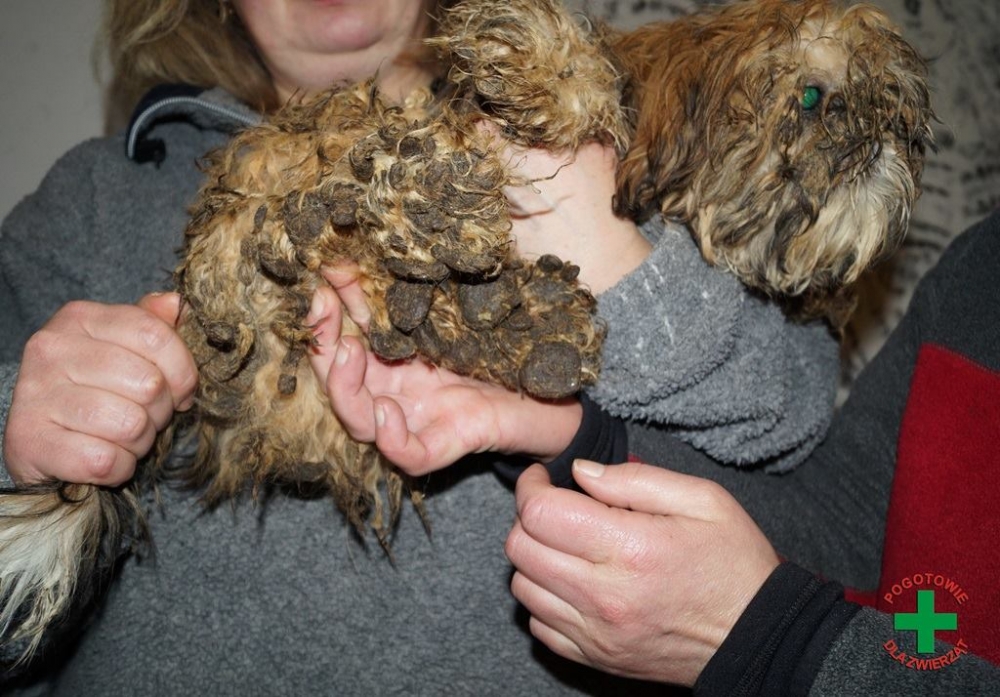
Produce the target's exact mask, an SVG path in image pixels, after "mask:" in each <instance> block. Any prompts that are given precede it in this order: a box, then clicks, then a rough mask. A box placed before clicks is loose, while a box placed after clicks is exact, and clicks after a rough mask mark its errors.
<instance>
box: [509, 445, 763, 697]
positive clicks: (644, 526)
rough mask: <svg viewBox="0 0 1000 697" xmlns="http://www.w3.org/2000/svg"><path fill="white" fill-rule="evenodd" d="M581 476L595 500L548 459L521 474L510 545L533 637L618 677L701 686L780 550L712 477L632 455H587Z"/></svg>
mask: <svg viewBox="0 0 1000 697" xmlns="http://www.w3.org/2000/svg"><path fill="white" fill-rule="evenodd" d="M591 470H593V471H594V474H588V472H589V471H591ZM573 475H574V477H575V479H576V481H577V483H579V484H580V486H582V487H583V489H584V491H586V492H587V494H589V495H590V497H592V498H590V497H588V496H584V495H582V494H579V493H577V492H573V491H570V490H567V489H557V488H555V487H553V486H552V485H551V484H550V483H549V480H548V474H547V473H546V471H545V469H544V468H543V467H541V466H533V467H531V468H529V469H528V470H526V471H525V472H524V474H522V475H521V477H520V478H519V479H518V482H517V495H516V496H517V513H518V517H517V522H516V523H515V525H514V528H513V529H512V530H511V532H510V535H509V536H508V538H507V544H506V548H505V549H506V553H507V556H508V558H509V559H510V561H511V563H512V564H513V565H514V566H515V567H516V569H517V571H516V573H515V574H514V577H513V579H512V581H511V591H512V592H513V594H514V596H515V597H516V598H517V599H518V600H519V601H520V602H521V603H522V604H523V605H524V606H525V607H526V608H527V609H528V611H529V612H530V613H531V621H530V627H531V633H532V634H534V636H535V637H537V638H538V639H539V640H540V641H542V643H544V644H545V645H546V646H548V647H549V648H550V649H552V650H553V651H555V652H556V653H557V654H559V655H561V656H563V657H565V658H569V659H572V660H574V661H577V662H579V663H583V664H586V665H589V666H593V667H596V668H599V669H601V670H604V671H607V672H610V673H615V674H617V675H624V676H627V677H633V678H641V679H645V680H655V681H659V682H668V683H677V684H682V685H688V686H690V685H693V684H694V682H695V680H696V679H697V678H698V675H699V674H700V673H701V671H702V670H703V669H704V667H705V665H706V664H707V663H708V661H709V659H710V658H711V657H712V656H713V655H714V653H715V652H716V650H717V649H718V648H719V646H720V645H721V644H722V641H723V640H724V639H725V638H726V636H727V635H728V634H729V632H730V631H731V630H732V628H733V625H734V624H735V623H736V620H737V618H738V617H739V616H740V614H741V613H742V612H743V610H745V609H746V607H747V605H748V604H749V603H750V600H751V599H752V598H753V596H754V595H755V594H756V592H757V591H758V590H759V589H760V587H761V585H763V583H764V581H765V580H766V579H767V577H768V576H769V575H770V574H771V572H772V571H773V570H774V569H775V568H776V567H777V566H778V557H777V555H776V554H775V552H774V549H773V548H772V547H771V545H770V543H769V542H768V541H767V539H766V538H765V537H764V534H763V533H762V532H761V531H760V530H759V528H757V526H756V524H755V523H754V522H753V520H751V519H750V517H749V515H748V514H747V513H746V512H745V511H744V510H743V509H742V508H741V507H740V505H739V504H738V503H737V502H736V500H735V499H734V498H733V497H732V496H730V495H729V493H728V492H726V491H725V490H724V489H723V488H722V487H720V486H719V485H717V484H715V483H714V482H710V481H707V480H704V479H700V478H698V477H691V476H688V475H683V474H678V473H676V472H671V471H669V470H665V469H660V468H658V467H651V466H649V465H640V464H634V463H633V464H624V465H615V466H611V467H604V466H600V465H596V464H595V463H588V462H584V461H577V462H576V463H574V467H573Z"/></svg>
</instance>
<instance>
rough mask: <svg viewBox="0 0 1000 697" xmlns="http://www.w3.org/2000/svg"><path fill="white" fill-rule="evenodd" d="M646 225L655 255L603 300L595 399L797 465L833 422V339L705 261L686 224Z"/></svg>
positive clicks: (695, 440) (752, 459)
mask: <svg viewBox="0 0 1000 697" xmlns="http://www.w3.org/2000/svg"><path fill="white" fill-rule="evenodd" d="M644 229H645V230H646V231H647V233H648V234H650V235H652V236H653V237H654V240H655V243H656V244H655V247H654V250H653V253H652V254H651V255H650V257H649V258H648V259H647V260H646V261H645V262H644V263H643V264H642V265H641V266H640V267H639V268H637V269H636V270H635V271H634V272H633V273H632V274H630V275H629V276H627V277H626V278H624V279H623V280H622V281H620V282H619V283H618V284H617V285H616V286H614V287H613V288H611V289H610V290H608V291H607V292H606V293H604V294H602V295H601V296H600V297H599V298H598V301H599V311H600V313H601V315H602V317H604V318H605V319H606V321H607V322H608V325H609V326H608V338H607V341H606V343H605V348H604V364H603V367H602V373H601V377H600V380H599V382H598V384H597V385H596V386H595V387H594V388H592V389H591V391H590V394H591V396H592V397H593V398H594V399H595V400H596V401H597V402H598V403H599V404H601V405H602V406H603V407H604V408H605V409H607V410H609V411H610V412H611V413H613V414H615V415H617V416H622V417H625V418H638V419H643V420H648V421H653V422H656V423H659V424H662V425H664V426H666V427H667V428H668V429H669V430H670V432H671V433H673V434H674V435H676V436H677V437H679V438H682V439H683V440H685V441H686V442H689V443H692V444H694V445H695V446H696V447H698V448H699V449H700V450H703V451H705V452H707V453H709V454H710V455H711V456H712V457H713V458H715V459H716V460H719V461H721V462H723V463H726V464H738V465H750V464H758V463H762V462H766V463H768V465H769V466H770V467H771V469H787V468H789V467H791V466H793V465H795V464H797V463H798V462H800V461H801V460H802V459H803V458H804V457H805V456H806V455H808V453H809V451H810V450H811V449H812V448H813V447H815V445H816V444H817V443H818V442H819V440H820V439H821V437H822V435H823V433H825V431H826V428H827V426H828V424H829V419H830V415H831V413H832V409H833V397H834V390H835V387H836V376H837V370H838V363H837V361H838V359H837V347H836V342H835V341H834V340H833V339H832V337H831V336H830V335H829V333H828V332H827V331H826V330H825V328H824V327H822V326H819V325H815V324H813V325H800V324H792V323H789V322H788V321H787V320H786V319H785V317H784V316H783V315H782V313H781V311H780V310H779V309H778V308H777V307H776V306H775V305H773V304H770V303H766V302H763V301H761V300H759V299H758V298H756V297H753V296H751V295H750V294H749V293H748V292H747V291H746V289H745V288H744V287H743V286H742V285H741V284H740V283H739V282H738V281H737V280H736V279H735V277H733V276H731V275H730V274H726V273H724V272H722V271H720V270H718V269H715V268H712V267H710V266H708V265H707V264H706V263H705V262H704V260H703V259H702V258H701V256H700V254H699V252H698V250H697V248H696V247H695V245H694V243H693V241H692V240H691V238H690V234H689V233H688V232H687V231H686V230H685V229H683V228H681V227H678V226H666V227H665V228H661V227H659V224H658V223H655V222H651V223H649V224H647V226H646V227H645V228H644Z"/></svg>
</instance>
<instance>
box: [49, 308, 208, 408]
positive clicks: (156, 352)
mask: <svg viewBox="0 0 1000 697" xmlns="http://www.w3.org/2000/svg"><path fill="white" fill-rule="evenodd" d="M144 301H146V303H147V305H148V304H149V303H150V302H152V303H153V305H154V306H157V307H158V309H162V306H161V305H160V303H161V302H162V303H164V304H166V303H169V302H171V301H170V300H169V299H164V300H159V299H157V300H152V301H150V299H149V298H148V296H147V298H144ZM140 302H143V301H140ZM175 317H176V314H175ZM57 318H58V319H57ZM52 324H53V325H54V326H53V327H52V328H53V329H64V328H65V329H67V330H69V331H72V329H73V328H74V326H73V325H75V328H76V329H78V330H79V331H80V332H82V333H84V334H85V335H87V336H89V337H91V338H92V339H95V340H96V341H98V342H102V343H105V344H111V345H115V346H120V347H121V348H124V349H126V350H127V351H130V352H132V353H134V354H136V355H138V356H140V357H141V358H144V359H146V360H147V361H149V362H150V363H152V364H153V365H155V366H156V367H157V368H158V369H159V371H160V372H161V373H162V374H163V377H164V379H165V381H166V385H165V387H166V389H167V390H169V393H170V395H171V398H172V404H173V406H174V407H175V408H177V407H186V406H189V405H190V402H191V400H192V399H193V396H194V391H195V388H196V386H197V384H198V370H197V367H196V366H195V364H194V358H193V357H192V356H191V353H190V351H188V349H187V347H186V346H185V345H184V342H183V341H181V338H180V336H178V334H177V332H176V331H174V328H173V325H172V324H171V323H168V322H166V321H164V319H162V318H161V317H159V316H157V315H156V314H154V313H153V312H151V311H148V310H146V309H144V308H142V307H139V306H130V305H101V304H98V303H71V304H70V305H68V306H67V307H66V312H65V313H60V315H57V317H54V318H53V323H52ZM65 325H70V326H68V327H67V326H65Z"/></svg>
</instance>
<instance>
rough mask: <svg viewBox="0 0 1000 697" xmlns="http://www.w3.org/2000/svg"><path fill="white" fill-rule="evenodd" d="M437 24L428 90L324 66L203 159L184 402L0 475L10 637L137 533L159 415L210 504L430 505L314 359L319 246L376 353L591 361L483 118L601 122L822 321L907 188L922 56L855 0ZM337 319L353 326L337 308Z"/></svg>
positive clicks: (706, 226) (918, 129) (605, 138)
mask: <svg viewBox="0 0 1000 697" xmlns="http://www.w3.org/2000/svg"><path fill="white" fill-rule="evenodd" d="M429 46H431V47H432V48H433V49H434V50H436V51H437V52H438V54H439V55H440V57H441V59H442V61H443V63H444V64H445V65H446V66H448V71H447V74H446V78H445V80H444V83H445V87H444V88H443V89H442V90H440V91H439V92H438V93H437V94H432V93H431V92H430V91H426V90H420V91H417V92H415V93H414V94H412V95H411V96H410V97H408V98H407V99H406V100H405V102H404V103H403V104H389V103H387V102H385V101H384V100H383V99H382V98H381V97H380V95H379V94H378V92H377V90H376V89H375V88H374V86H373V84H372V83H371V82H368V83H362V84H359V85H354V86H347V87H339V88H337V89H334V90H332V91H330V92H328V93H326V94H324V95H322V96H320V97H319V98H317V99H314V100H310V101H308V102H306V103H302V104H296V105H290V106H288V107H287V108H286V109H284V110H283V111H282V112H281V113H279V114H278V115H277V116H276V117H274V118H273V119H271V120H270V121H269V122H268V123H267V124H264V125H262V126H260V127H257V128H252V129H249V130H247V131H244V132H243V133H241V134H239V135H238V136H236V137H235V138H234V140H233V141H232V143H231V144H230V145H229V146H227V147H226V148H225V149H224V150H222V151H221V152H219V153H216V154H215V156H214V157H213V159H212V162H211V165H210V166H209V168H208V170H207V174H206V183H205V185H204V187H203V188H202V190H201V193H200V195H199V198H198V201H197V203H196V204H195V206H194V207H193V209H192V213H191V218H190V223H189V226H188V228H187V230H186V236H185V248H184V252H183V258H182V262H181V264H180V266H179V267H178V269H177V271H176V273H175V276H174V278H175V282H176V286H177V289H178V290H179V292H180V294H181V296H182V299H183V303H184V308H185V309H184V312H183V313H182V318H181V320H180V323H179V326H178V331H179V332H180V334H181V336H182V338H183V339H184V341H185V343H186V344H187V346H188V347H189V348H190V350H191V352H192V354H193V355H194V357H195V360H196V363H197V365H198V366H199V377H200V383H199V390H198V396H197V405H196V408H195V409H194V414H193V417H191V419H192V420H191V421H188V422H185V419H187V418H189V417H185V416H183V415H178V417H177V418H176V419H175V423H174V424H173V425H172V426H171V428H170V429H168V432H167V433H165V434H164V435H163V436H162V437H161V439H160V442H159V449H160V451H161V455H158V456H156V457H154V458H152V463H146V464H144V466H143V467H141V468H140V472H139V473H138V474H137V478H136V480H134V481H133V482H132V483H130V484H129V485H128V486H126V487H125V488H124V489H122V490H116V491H111V490H107V489H102V488H99V487H91V486H84V485H70V484H54V485H52V486H47V487H40V488H38V489H37V490H36V491H34V492H19V493H13V494H3V495H2V496H0V511H2V519H0V599H2V600H3V602H4V608H3V609H2V610H0V636H7V639H5V641H19V642H22V644H24V645H25V646H26V648H25V651H24V655H25V656H26V657H27V656H29V655H30V653H31V651H32V650H33V649H34V647H35V646H36V645H37V643H38V641H39V640H40V638H41V636H42V634H43V632H44V631H45V629H46V627H48V626H49V625H50V624H51V623H52V622H53V621H54V620H55V619H56V618H57V617H59V616H60V615H62V614H63V613H64V612H65V611H66V609H67V608H68V607H70V606H71V604H72V603H71V601H72V599H73V595H74V592H76V593H86V592H88V589H87V583H89V580H88V577H89V576H93V575H95V574H96V572H97V571H98V570H99V569H101V568H106V567H107V566H109V565H110V563H111V562H112V561H113V560H114V558H115V556H116V555H117V553H118V551H119V550H120V549H122V546H123V545H124V544H126V543H127V542H128V541H129V540H132V539H136V538H141V537H142V535H141V531H142V521H143V513H142V510H141V508H142V507H141V505H140V503H139V500H140V496H139V494H140V492H142V491H144V490H147V489H148V487H151V486H154V485H155V482H156V481H157V480H158V479H159V478H160V477H161V472H160V469H161V468H162V467H163V466H164V463H165V462H166V457H165V456H163V455H162V453H164V452H167V451H168V450H169V446H170V444H171V442H172V440H173V438H174V437H175V435H176V434H175V430H176V431H185V430H186V431H188V432H190V433H193V434H194V435H195V437H196V439H197V452H196V454H195V456H194V459H193V461H192V463H191V464H190V465H189V466H188V467H187V468H185V470H184V473H185V476H186V478H187V479H188V480H189V481H190V482H191V483H193V484H196V485H198V486H200V487H201V488H202V490H203V492H204V499H205V502H206V504H207V505H215V504H217V503H219V502H221V501H224V500H226V499H230V498H234V497H237V496H240V495H242V494H243V493H244V492H246V491H247V490H248V489H250V490H251V491H253V492H256V491H257V490H258V489H260V488H262V487H269V486H280V485H290V486H293V487H297V488H300V489H301V488H305V489H308V490H309V491H314V490H316V491H322V492H327V493H329V494H330V495H331V496H332V497H333V498H334V500H335V501H336V503H337V505H338V507H339V508H340V509H341V510H342V511H343V512H344V514H345V515H346V517H347V519H348V520H350V521H351V522H352V523H353V524H354V525H355V526H356V527H357V528H358V529H359V530H362V529H364V528H365V527H366V526H367V527H370V529H372V530H374V531H375V535H376V537H377V538H378V540H379V541H380V542H381V543H382V544H383V546H385V547H387V546H388V535H389V533H390V531H391V529H392V524H393V520H394V518H395V515H396V513H397V512H398V510H399V508H400V506H401V502H402V499H403V496H404V493H405V492H407V491H409V493H410V496H411V498H412V500H413V501H414V503H415V504H416V505H417V506H418V507H419V506H420V494H419V487H418V486H416V485H414V483H412V482H409V481H408V480H406V479H405V477H404V476H403V475H402V474H401V473H399V472H398V471H397V470H396V469H395V468H394V467H393V466H392V465H391V464H390V463H388V462H387V461H385V459H384V458H383V457H382V456H381V455H380V454H379V453H378V452H377V450H375V448H374V447H373V446H371V445H369V444H364V443H357V442H355V441H353V440H352V439H351V438H350V437H349V436H348V435H347V433H346V431H345V430H344V429H343V427H342V426H341V424H340V423H339V421H338V420H337V419H336V417H335V416H334V415H333V413H332V411H331V409H330V406H329V403H328V401H327V399H326V396H325V394H324V392H323V390H322V386H321V385H320V384H319V383H318V381H317V379H316V377H315V375H314V374H313V372H312V370H311V368H310V367H309V365H308V361H304V360H302V359H303V358H304V356H305V355H306V353H307V351H309V349H310V346H311V342H312V341H313V333H312V328H311V327H308V326H305V324H304V319H305V317H306V314H307V312H308V309H309V305H310V299H311V297H312V295H313V292H314V291H315V289H316V288H317V285H318V284H319V283H320V282H321V281H320V276H319V273H318V271H319V268H320V266H321V265H323V264H326V263H331V262H335V261H338V260H352V261H355V262H357V263H358V264H359V266H360V269H361V278H362V283H363V285H364V287H365V291H366V293H367V295H368V297H369V299H370V303H371V305H372V315H373V316H372V320H371V326H370V330H369V332H368V334H367V335H366V336H365V337H364V338H365V340H366V341H367V342H368V344H369V346H370V347H371V349H372V350H373V351H374V352H375V353H376V354H378V355H379V356H381V357H383V358H384V359H387V360H407V359H409V358H410V357H412V356H420V357H422V358H424V359H427V360H429V361H431V362H432V363H435V364H437V365H440V366H443V367H447V368H450V369H452V370H455V371H456V372H459V373H462V374H466V375H471V376H473V377H477V378H481V379H485V380H489V381H492V382H496V383H499V384H502V385H505V386H507V387H510V388H512V389H517V390H522V391H524V392H526V393H528V394H531V395H534V396H538V397H542V398H557V397H562V396H565V395H569V394H572V393H574V392H576V391H577V390H579V389H580V388H581V386H583V385H586V384H589V383H592V382H593V381H594V380H596V379H597V378H598V372H599V366H600V345H601V341H602V339H603V336H604V327H603V325H602V323H601V322H600V320H599V319H598V318H597V317H596V315H595V301H594V298H593V296H592V295H591V294H590V293H589V292H588V290H587V289H586V288H585V287H584V286H582V285H581V284H580V283H579V282H578V281H577V278H576V276H577V273H578V269H577V268H576V267H575V266H573V265H572V264H570V263H567V262H565V261H563V260H560V259H558V258H555V257H552V256H543V257H541V258H539V259H537V260H535V261H530V260H526V259H520V258H517V256H516V255H515V253H514V250H513V244H512V240H511V239H510V215H509V211H508V209H507V203H506V199H505V197H504V195H503V190H504V188H505V187H506V186H509V185H512V184H513V185H516V184H527V183H530V182H525V181H523V180H522V179H520V178H519V177H518V176H517V175H516V174H515V173H514V172H513V171H512V170H511V168H510V166H509V164H508V162H507V161H506V160H505V159H504V158H503V156H502V155H501V148H500V147H499V146H498V144H497V142H496V138H495V136H494V135H492V134H491V133H489V132H488V131H484V129H482V128H480V124H481V123H483V122H489V123H492V124H494V125H495V126H496V128H497V129H498V130H499V131H500V132H501V133H502V134H503V135H504V136H505V137H506V138H507V139H509V140H511V141H513V142H516V143H519V144H521V145H523V146H526V147H542V148H548V149H551V150H566V151H573V150H575V149H576V148H578V147H579V146H580V145H581V144H582V143H584V142H588V141H593V140H599V141H602V142H605V143H607V144H609V145H613V146H615V147H616V148H617V149H618V152H619V154H620V156H621V164H620V167H619V171H618V191H617V194H616V197H615V206H616V210H618V211H619V212H621V213H622V214H627V215H631V216H633V217H635V218H636V219H637V220H641V219H643V218H645V217H649V216H651V215H654V214H658V215H663V216H665V217H667V218H669V219H671V220H676V221H679V222H681V223H683V224H685V225H687V226H688V227H689V228H690V230H691V232H692V235H693V236H694V238H695V239H696V240H697V242H698V244H699V246H700V248H701V250H702V253H703V255H704V257H705V258H706V260H707V261H708V262H709V263H712V264H715V265H717V266H719V267H720V268H723V269H726V270H728V271H730V272H732V273H734V274H736V275H737V276H738V277H739V278H740V279H741V280H742V281H743V282H744V283H746V284H747V285H748V286H749V287H751V288H754V289H757V290H759V291H761V292H763V293H766V294H767V295H769V296H771V297H773V298H775V299H776V300H777V301H779V302H782V303H784V304H786V306H787V307H788V308H789V311H790V312H792V313H794V314H796V316H799V317H815V316H823V317H826V318H827V319H829V320H830V321H831V323H832V324H833V325H839V323H841V322H842V321H843V318H844V317H845V316H846V314H847V313H848V311H849V309H848V308H849V306H850V302H849V300H845V298H848V297H849V293H850V286H851V284H853V283H854V281H856V279H857V277H858V276H859V275H860V274H861V273H862V272H863V271H864V269H866V268H868V267H869V266H870V265H871V264H873V263H874V262H875V261H876V260H877V259H879V258H881V257H883V256H884V255H886V254H888V253H889V251H890V250H891V249H892V248H893V247H894V246H895V245H896V244H897V243H898V241H899V239H900V238H901V236H902V234H903V232H904V230H905V227H906V222H907V217H908V213H909V210H910V207H911V206H912V204H913V202H914V201H915V199H916V196H917V194H918V192H919V179H920V172H921V167H922V162H923V157H924V151H925V149H926V147H927V146H929V145H930V143H931V140H930V131H929V127H928V125H927V124H928V122H929V119H930V118H931V112H930V107H929V99H928V92H927V88H926V78H925V72H924V69H923V63H922V62H921V61H920V59H919V57H918V56H917V54H916V53H915V52H914V51H913V50H912V49H911V48H910V47H909V46H908V45H907V44H906V43H905V42H904V41H903V40H902V39H901V38H899V36H898V33H896V32H895V30H893V29H892V28H891V27H890V25H889V24H888V21H887V20H886V18H885V17H884V16H883V15H882V14H881V13H879V12H878V11H877V10H874V9H872V8H870V7H855V8H847V9H844V8H841V7H840V6H837V5H834V4H833V3H832V2H830V1H828V0H805V1H802V2H798V1H791V2H780V1H779V0H750V1H746V2H740V3H738V4H735V5H731V6H724V7H721V8H719V9H717V10H712V11H708V12H705V13H700V14H697V15H694V16H691V17H689V18H686V19H682V20H680V21H678V22H673V23H662V24H656V25H651V26H648V27H644V28H640V29H638V30H636V31H635V32H629V33H621V32H615V31H614V30H612V29H610V28H608V27H604V26H601V25H600V24H597V23H583V24H581V23H580V22H578V21H576V20H575V19H574V17H572V16H571V15H569V14H568V13H567V12H566V11H565V10H564V9H563V8H562V7H561V5H559V3H558V1H557V0H476V1H471V0H469V1H466V2H459V3H457V4H456V5H455V6H454V7H453V8H452V9H450V10H449V11H448V12H447V13H446V14H445V15H444V16H443V17H442V19H441V31H440V37H439V38H436V39H433V40H431V41H430V42H429ZM344 332H345V333H347V334H353V335H360V334H361V333H360V331H359V330H358V328H357V327H356V326H355V325H353V323H352V322H351V321H350V319H349V318H345V319H344ZM136 531H139V532H138V533H137V532H136ZM12 627H14V630H13V631H11V628H12Z"/></svg>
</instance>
